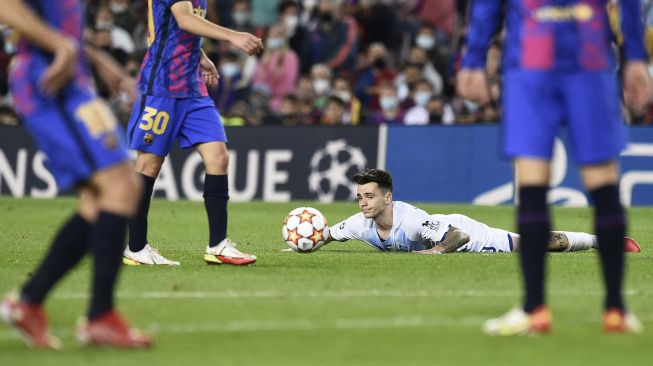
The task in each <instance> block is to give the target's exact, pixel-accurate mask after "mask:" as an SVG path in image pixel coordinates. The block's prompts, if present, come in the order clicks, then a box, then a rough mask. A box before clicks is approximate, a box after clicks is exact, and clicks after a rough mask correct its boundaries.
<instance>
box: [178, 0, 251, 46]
mask: <svg viewBox="0 0 653 366" xmlns="http://www.w3.org/2000/svg"><path fill="white" fill-rule="evenodd" d="M170 10H171V11H172V15H173V16H174V17H175V21H176V22H177V25H178V26H179V28H181V29H183V30H185V31H186V32H189V33H192V34H195V35H198V36H201V37H206V38H210V39H214V40H217V41H227V42H229V43H232V44H233V45H235V46H236V47H238V48H240V49H241V50H243V51H245V52H247V53H248V54H250V55H253V54H256V53H258V52H259V51H260V50H261V49H262V48H263V43H262V42H261V40H260V39H259V38H257V37H255V36H254V35H252V34H249V33H244V32H236V31H234V30H231V29H229V28H225V27H222V26H219V25H217V24H214V23H211V22H210V21H208V20H206V19H204V18H202V17H200V16H198V15H196V14H195V13H193V5H192V3H191V2H190V1H181V2H178V3H175V4H174V5H173V6H172V7H171V8H170Z"/></svg>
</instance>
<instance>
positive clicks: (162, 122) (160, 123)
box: [138, 107, 170, 135]
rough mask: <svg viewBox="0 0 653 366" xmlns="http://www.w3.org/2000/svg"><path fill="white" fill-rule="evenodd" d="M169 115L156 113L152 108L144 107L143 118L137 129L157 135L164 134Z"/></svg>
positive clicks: (164, 112)
mask: <svg viewBox="0 0 653 366" xmlns="http://www.w3.org/2000/svg"><path fill="white" fill-rule="evenodd" d="M169 120H170V115H169V114H168V112H166V111H158V110H156V109H154V108H152V107H145V110H144V114H143V118H142V121H143V122H141V124H140V125H138V127H139V128H140V129H141V130H143V131H149V130H152V132H154V133H155V134H157V135H161V134H163V133H164V132H166V127H168V121H169Z"/></svg>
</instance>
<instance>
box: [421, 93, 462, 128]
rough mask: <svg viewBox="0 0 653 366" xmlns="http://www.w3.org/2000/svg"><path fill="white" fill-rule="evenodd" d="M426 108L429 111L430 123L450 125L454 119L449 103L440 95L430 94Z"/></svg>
mask: <svg viewBox="0 0 653 366" xmlns="http://www.w3.org/2000/svg"><path fill="white" fill-rule="evenodd" d="M426 108H427V109H428V111H429V123H431V124H443V125H451V124H454V123H455V121H456V115H455V113H454V110H453V108H452V107H451V104H449V103H448V102H447V101H446V100H445V99H444V98H443V97H441V96H437V95H434V96H432V97H431V100H430V101H429V103H428V104H427V105H426Z"/></svg>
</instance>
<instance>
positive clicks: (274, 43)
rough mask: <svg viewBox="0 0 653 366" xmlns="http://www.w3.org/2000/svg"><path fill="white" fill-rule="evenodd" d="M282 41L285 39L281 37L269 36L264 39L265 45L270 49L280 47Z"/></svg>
mask: <svg viewBox="0 0 653 366" xmlns="http://www.w3.org/2000/svg"><path fill="white" fill-rule="evenodd" d="M284 43H285V41H284V39H283V38H277V37H270V38H268V39H267V40H266V41H265V47H267V48H269V49H271V50H276V49H277V48H280V47H282V46H283V44H284Z"/></svg>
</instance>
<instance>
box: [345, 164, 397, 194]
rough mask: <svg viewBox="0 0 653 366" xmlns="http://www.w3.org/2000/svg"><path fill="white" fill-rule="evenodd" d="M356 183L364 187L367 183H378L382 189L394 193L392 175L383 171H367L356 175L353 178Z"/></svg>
mask: <svg viewBox="0 0 653 366" xmlns="http://www.w3.org/2000/svg"><path fill="white" fill-rule="evenodd" d="M352 180H353V181H354V183H356V184H359V185H362V184H367V183H376V184H378V185H379V187H380V188H382V189H387V190H389V191H391V192H392V175H390V173H388V172H386V171H385V170H381V169H367V170H366V171H364V172H361V173H357V174H354V177H353V178H352Z"/></svg>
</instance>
